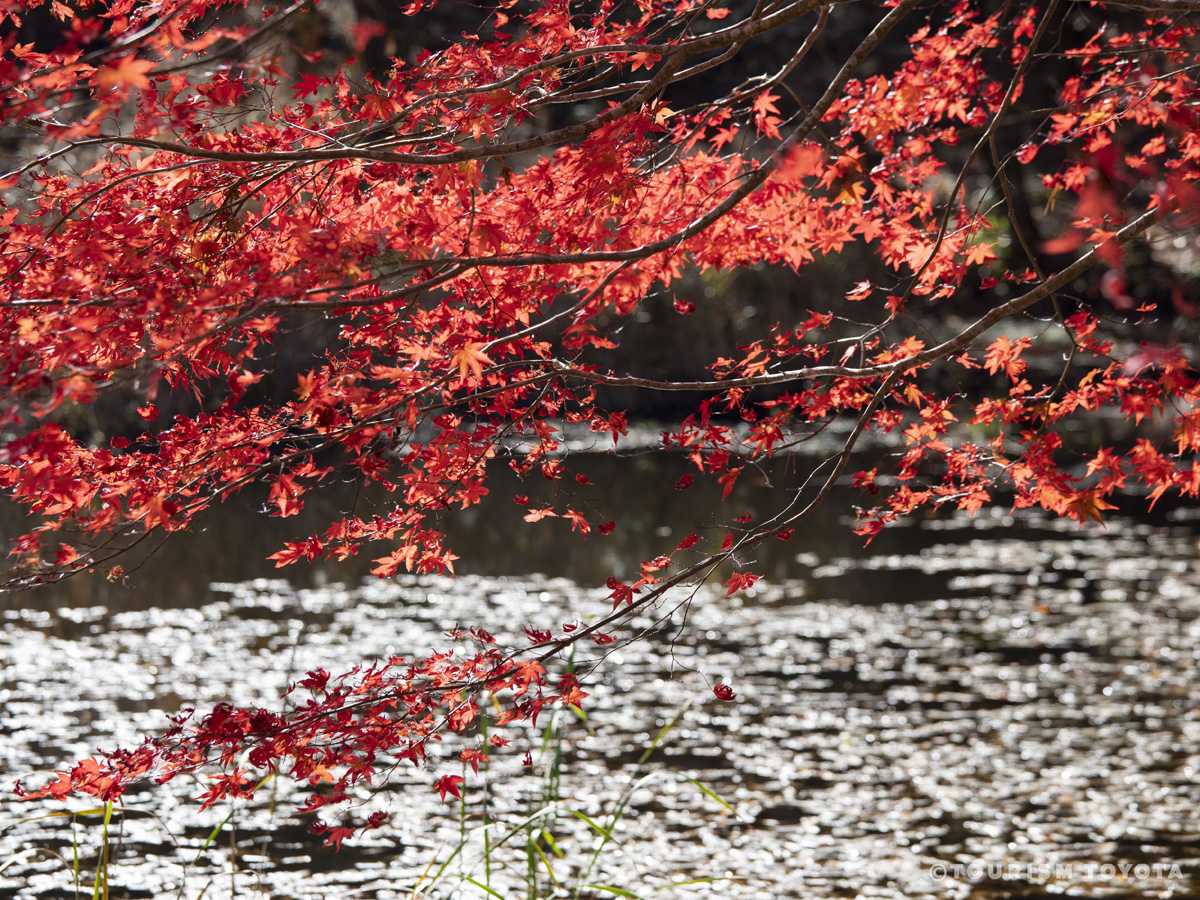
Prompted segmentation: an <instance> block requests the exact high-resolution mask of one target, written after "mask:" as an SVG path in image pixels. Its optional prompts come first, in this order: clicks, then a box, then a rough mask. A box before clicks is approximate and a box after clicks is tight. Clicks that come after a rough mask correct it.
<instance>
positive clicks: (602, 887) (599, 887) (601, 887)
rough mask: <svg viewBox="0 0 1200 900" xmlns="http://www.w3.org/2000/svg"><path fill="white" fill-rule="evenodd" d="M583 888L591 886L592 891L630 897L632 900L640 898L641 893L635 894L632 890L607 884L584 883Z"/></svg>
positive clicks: (640, 899) (639, 899)
mask: <svg viewBox="0 0 1200 900" xmlns="http://www.w3.org/2000/svg"><path fill="white" fill-rule="evenodd" d="M583 887H585V888H591V889H592V890H593V891H604V892H605V893H608V894H616V895H617V896H618V897H630V898H632V900H642V895H641V894H635V893H634V892H633V891H627V890H625V888H619V887H610V886H609V885H607V884H585V885H583Z"/></svg>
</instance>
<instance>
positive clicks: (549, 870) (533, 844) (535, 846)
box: [529, 838, 562, 890]
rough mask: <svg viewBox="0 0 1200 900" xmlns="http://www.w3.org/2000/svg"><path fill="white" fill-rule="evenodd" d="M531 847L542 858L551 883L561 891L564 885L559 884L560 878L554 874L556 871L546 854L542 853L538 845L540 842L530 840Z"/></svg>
mask: <svg viewBox="0 0 1200 900" xmlns="http://www.w3.org/2000/svg"><path fill="white" fill-rule="evenodd" d="M529 846H530V847H532V848H533V849H534V850H535V851H537V855H538V856H540V857H541V858H542V865H544V866H545V867H546V874H548V875H549V876H550V881H551V883H552V884H553V885H554V886H555V887H556V888H558V889H560V890H561V889H562V885H561V884H559V883H558V878H557V876H555V874H554V869H553V867H552V866H551V865H550V860H549V859H547V858H546V854H545V853H543V852H542V848H541V847H540V846H539V845H538V842H537V841H535V840H533V839H532V838H531V839H530V840H529Z"/></svg>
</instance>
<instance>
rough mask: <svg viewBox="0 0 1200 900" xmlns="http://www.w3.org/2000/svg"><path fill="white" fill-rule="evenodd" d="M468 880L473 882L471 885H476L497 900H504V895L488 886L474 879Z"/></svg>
mask: <svg viewBox="0 0 1200 900" xmlns="http://www.w3.org/2000/svg"><path fill="white" fill-rule="evenodd" d="M466 880H467V881H469V882H471V884H473V885H475V887H477V888H479V889H480V890H481V891H484V892H486V893H488V894H491V895H492V896H493V897H495V898H496V900H504V895H503V894H500V893H497V892H496V891H495V890H494V889H492V888H490V887H488V886H487V885H486V884H480V883H479V882H478V881H476V880H475V879H474V878H467V879H466Z"/></svg>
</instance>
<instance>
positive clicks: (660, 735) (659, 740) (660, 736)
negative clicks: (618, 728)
mask: <svg viewBox="0 0 1200 900" xmlns="http://www.w3.org/2000/svg"><path fill="white" fill-rule="evenodd" d="M695 701H696V698H695V697H694V696H693V697H692V698H691V699H690V700H688V702H687V703H685V704H683V706H681V707H679V709H677V710H676V711H675V715H673V716H671V720H670V721H669V722H667V724H666V725H664V726H663V727H662V729H661V730H660V731H659V732H658V734H657V735H655V736H654V740H652V741H651V742H650V744H649V746H647V747H646V749H645V750H644V751H643V752H642V755H641V758H640V759H638V761H637V764H638V765H639V766H640V765H641V764H642V763H644V762H645V761H646V760H648V759H649V758H650V754H651V753H653V752H654V751H655V750H657V749H658V745H659V744H661V743H662V741H663V738H665V737H666V736H667V732H669V731H670V730H671V729H672V728H674V727H675V723H677V722H678V721H679V719H680V718H681V717H682V716H683V714H684V713H685V712H687V711H688V709H689V708H690V707H691V705H692V704H693V703H694V702H695Z"/></svg>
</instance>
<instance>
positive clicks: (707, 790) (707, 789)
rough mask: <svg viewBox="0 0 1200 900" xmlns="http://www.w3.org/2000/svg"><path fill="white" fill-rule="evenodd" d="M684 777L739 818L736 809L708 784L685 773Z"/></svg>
mask: <svg viewBox="0 0 1200 900" xmlns="http://www.w3.org/2000/svg"><path fill="white" fill-rule="evenodd" d="M684 778H685V779H686V780H687V781H690V782H691V783H692V784H694V785H695V786H696V787H698V788H699V789H700V790H701V791H702V792H703V793H704V794H706V795H707V796H709V797H711V798H712V799H714V800H716V801H717V802H718V803H720V804H721V805H722V806H723V807H725V808H726V809H727V810H729V811H730V812H731V813H733V814H734V815H735V816H737V817H738V818H739V819H740V818H741V816H738V814H737V810H735V809H734V808H733V807H732V806H730V805H729V804H728V803H726V802H725V801H724V800H722V799H721V797H720V795H718V794H717V792H716V791H714V790H713V789H712V788H710V787H709V786H708V785H706V784H701V783H700V782H699V781H697V780H696V779H695V778H688V777H687V776H686V775H685V776H684Z"/></svg>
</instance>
